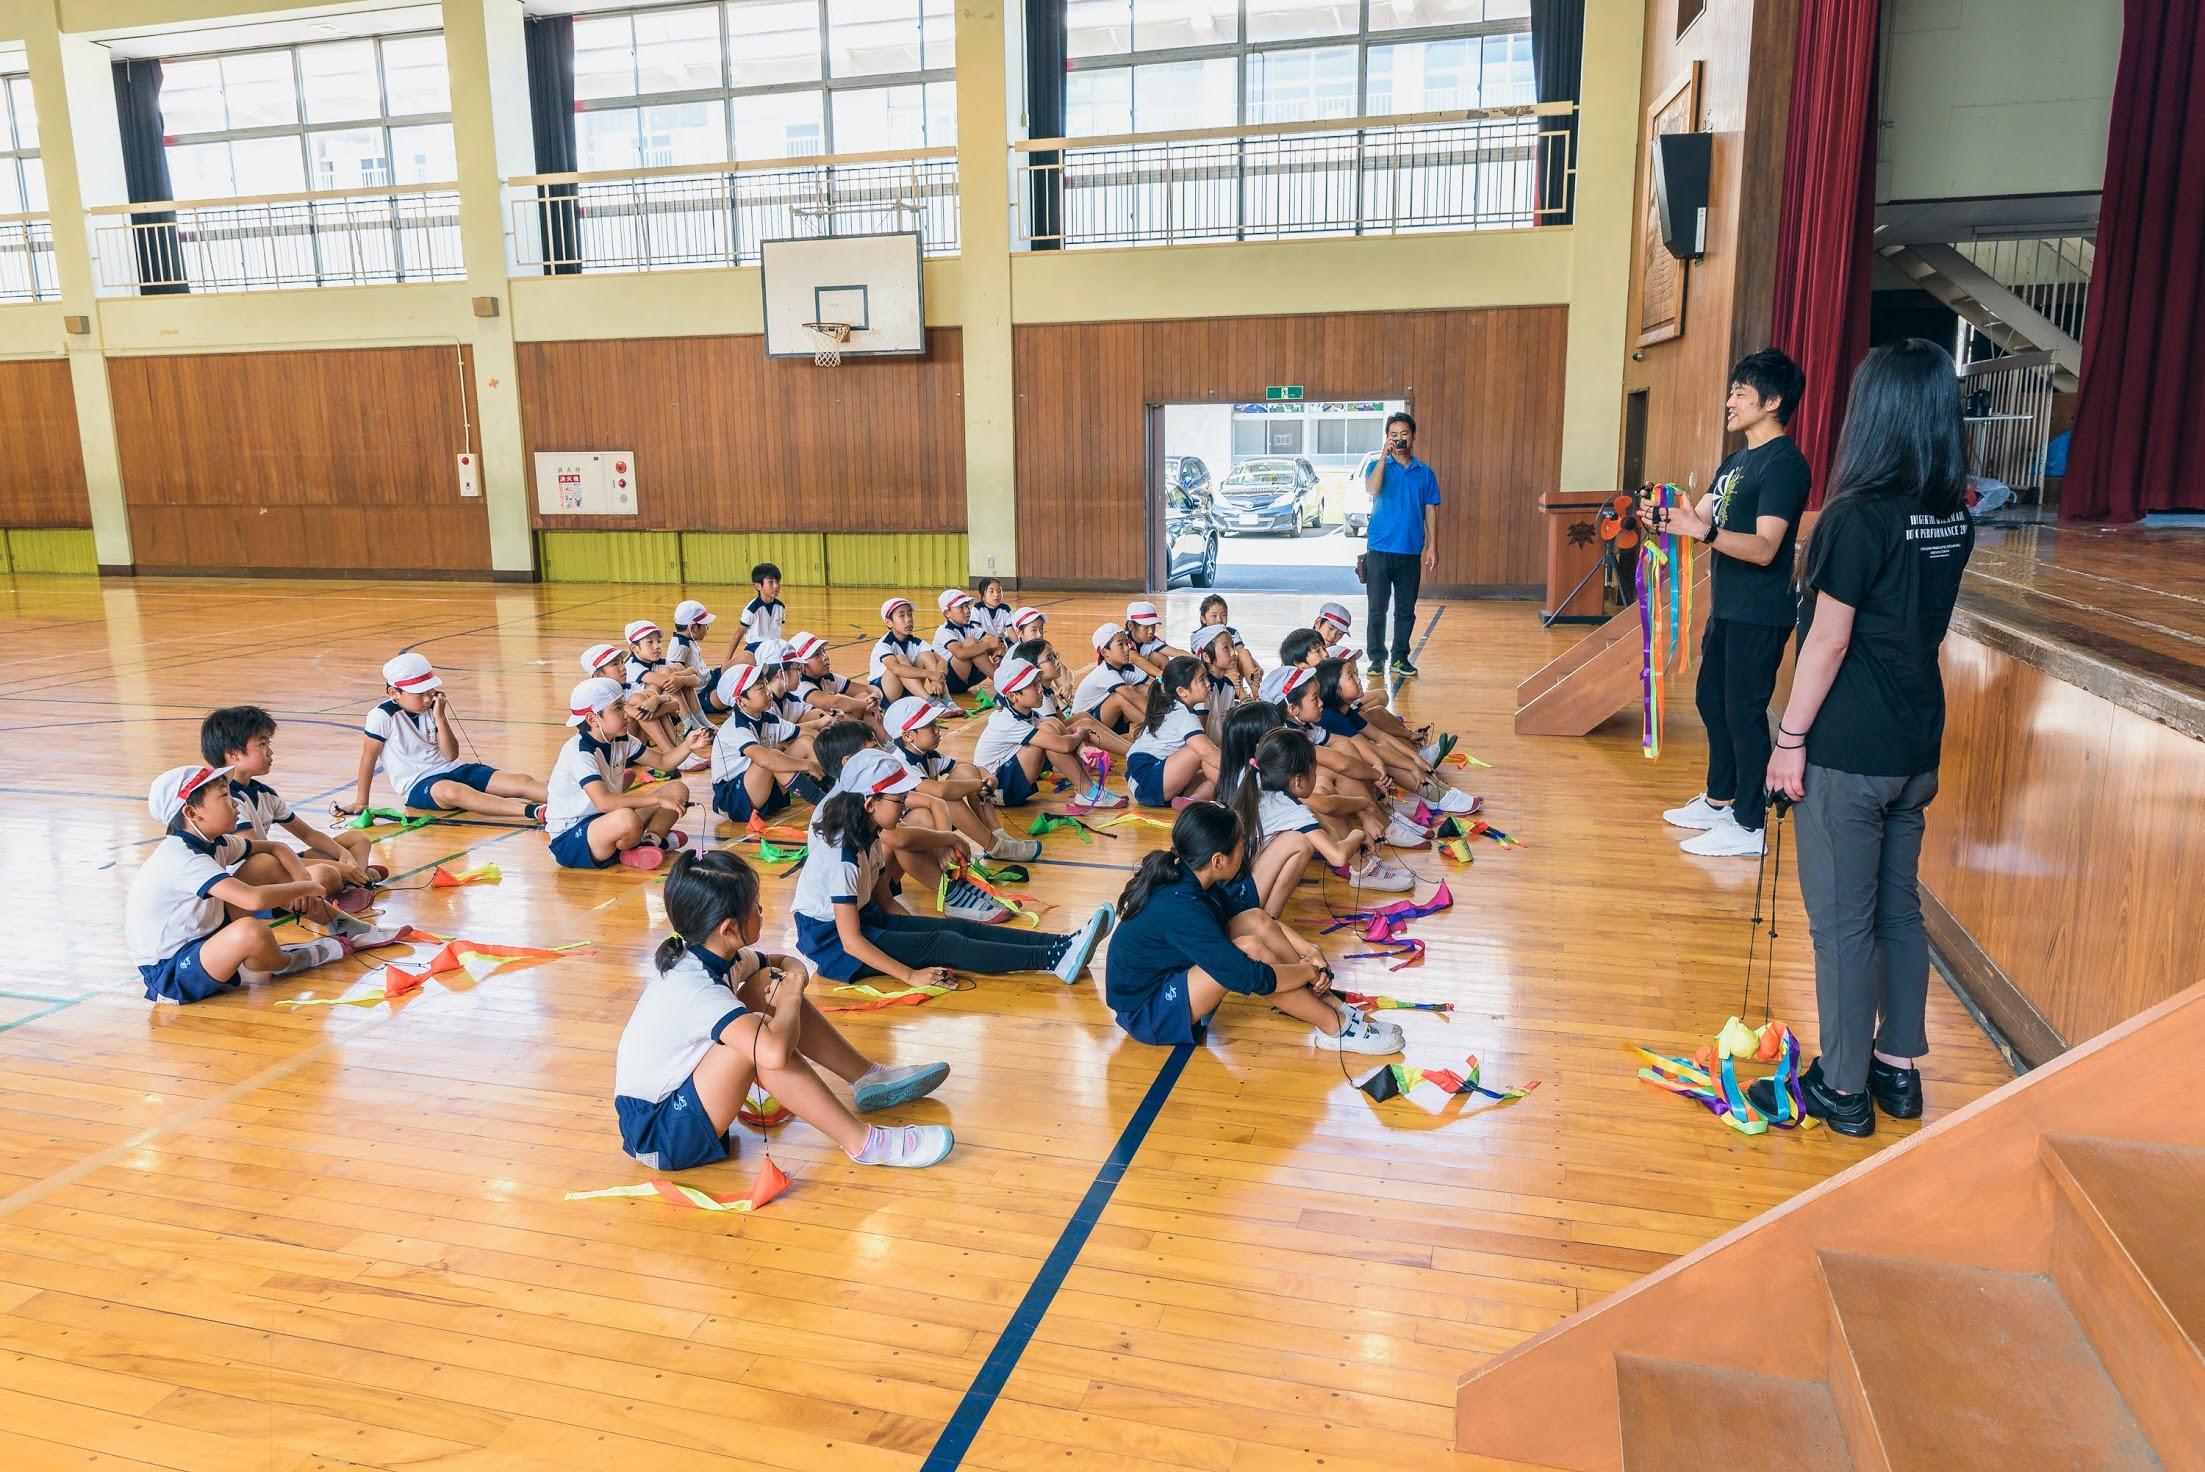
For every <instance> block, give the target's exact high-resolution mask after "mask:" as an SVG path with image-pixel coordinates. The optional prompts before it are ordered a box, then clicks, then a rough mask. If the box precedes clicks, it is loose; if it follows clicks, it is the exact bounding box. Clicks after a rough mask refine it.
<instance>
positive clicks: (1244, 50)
mask: <svg viewBox="0 0 2205 1472" xmlns="http://www.w3.org/2000/svg"><path fill="white" fill-rule="evenodd" d="M1237 5H1238V10H1237V14H1238V22H1237V28H1236V30H1235V36H1236V39H1235V40H1233V41H1231V42H1219V43H1216V44H1214V45H1208V46H1176V47H1165V48H1159V49H1155V50H1142V49H1140V47H1139V46H1138V44H1137V38H1136V36H1135V34H1134V29H1133V27H1134V26H1135V25H1137V22H1134V21H1131V20H1129V23H1128V30H1127V34H1126V39H1127V41H1128V42H1133V43H1135V44H1134V49H1132V50H1129V51H1116V52H1109V53H1105V54H1101V55H1095V56H1079V57H1072V58H1071V59H1069V60H1068V61H1067V62H1066V65H1065V72H1066V79H1067V81H1066V90H1067V92H1069V90H1070V78H1071V77H1072V76H1073V75H1076V74H1077V73H1080V72H1084V71H1108V70H1113V69H1120V68H1122V69H1124V70H1125V71H1126V74H1127V104H1126V113H1127V117H1128V119H1129V120H1130V122H1131V124H1132V126H1131V127H1130V128H1129V129H1128V130H1127V131H1128V132H1132V133H1143V132H1157V131H1170V130H1168V129H1167V130H1158V129H1155V128H1144V127H1143V126H1142V123H1141V118H1140V115H1139V113H1138V111H1137V110H1136V109H1137V107H1138V98H1139V95H1140V94H1139V88H1138V87H1135V86H1133V85H1132V83H1133V79H1134V78H1133V74H1134V72H1135V71H1137V70H1138V69H1139V68H1140V67H1143V66H1154V65H1156V64H1157V63H1159V62H1180V61H1215V60H1228V59H1229V60H1231V61H1232V62H1233V117H1234V119H1235V122H1234V123H1233V124H1232V125H1231V126H1233V127H1236V128H1254V127H1264V126H1267V125H1266V124H1264V123H1258V122H1252V121H1250V119H1249V115H1248V106H1249V87H1248V70H1249V58H1251V57H1254V56H1258V55H1261V54H1264V53H1268V52H1279V51H1307V50H1311V49H1314V48H1321V47H1341V46H1349V47H1353V48H1354V51H1355V109H1354V111H1353V112H1351V113H1350V114H1349V116H1350V117H1366V116H1368V115H1369V113H1370V53H1371V48H1372V47H1373V46H1413V45H1417V44H1419V43H1422V42H1427V41H1456V40H1472V41H1475V42H1477V43H1478V46H1477V54H1478V56H1479V67H1480V72H1479V84H1478V87H1479V95H1480V97H1481V99H1482V97H1483V95H1484V73H1483V67H1484V61H1483V55H1484V41H1485V39H1486V38H1487V37H1490V36H1506V35H1516V34H1522V35H1529V34H1530V32H1531V20H1530V17H1529V16H1521V17H1517V16H1510V17H1503V18H1501V19H1497V20H1496V19H1485V20H1477V21H1472V22H1470V23H1468V24H1465V25H1429V26H1404V27H1397V28H1390V29H1384V30H1373V29H1371V23H1370V20H1371V0H1357V5H1356V29H1354V30H1352V31H1340V32H1335V33H1334V34H1331V35H1323V36H1297V37H1295V38H1293V39H1291V40H1278V41H1250V40H1249V39H1248V0H1237ZM1066 50H1067V51H1069V50H1070V44H1069V37H1067V44H1066ZM1481 105H1484V106H1497V105H1500V104H1491V103H1482V104H1481ZM1067 136H1068V137H1069V136H1077V135H1072V134H1067ZM1090 136H1109V135H1107V134H1102V135H1090Z"/></svg>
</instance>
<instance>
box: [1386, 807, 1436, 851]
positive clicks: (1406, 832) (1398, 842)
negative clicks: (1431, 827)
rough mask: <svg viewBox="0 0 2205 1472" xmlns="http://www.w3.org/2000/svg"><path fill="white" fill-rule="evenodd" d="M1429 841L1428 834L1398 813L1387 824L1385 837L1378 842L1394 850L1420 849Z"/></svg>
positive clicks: (1430, 838)
mask: <svg viewBox="0 0 2205 1472" xmlns="http://www.w3.org/2000/svg"><path fill="white" fill-rule="evenodd" d="M1431 841H1432V837H1431V835H1430V834H1428V833H1426V832H1425V831H1424V830H1423V829H1421V828H1419V827H1417V826H1416V825H1415V824H1413V823H1411V822H1410V821H1409V820H1408V819H1406V818H1404V817H1402V816H1400V815H1399V814H1398V813H1397V814H1395V815H1394V817H1393V818H1392V819H1391V820H1389V821H1388V822H1387V824H1386V836H1385V837H1384V838H1382V839H1380V840H1379V842H1381V843H1385V844H1388V845H1391V846H1392V847H1394V848H1422V847H1424V846H1425V845H1426V844H1428V843H1430V842H1431Z"/></svg>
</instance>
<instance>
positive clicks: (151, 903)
mask: <svg viewBox="0 0 2205 1472" xmlns="http://www.w3.org/2000/svg"><path fill="white" fill-rule="evenodd" d="M247 846H248V844H247V840H246V838H245V836H244V835H243V834H241V833H225V834H223V835H222V836H221V838H219V839H217V840H216V841H215V842H213V843H207V842H205V841H204V840H202V839H198V838H194V837H191V836H189V835H186V834H181V833H171V834H170V835H168V837H166V838H164V839H162V840H161V841H160V842H159V843H157V844H155V845H154V846H153V852H152V853H150V854H148V855H146V861H145V863H144V864H143V865H141V866H140V867H139V869H138V872H137V873H136V874H135V875H134V876H132V878H131V881H130V899H129V901H128V903H127V904H126V905H125V906H124V909H123V943H124V945H125V946H126V947H127V948H128V949H129V951H130V960H131V963H132V964H133V965H137V966H158V965H160V964H161V963H162V962H163V961H166V960H167V959H168V958H169V957H171V956H173V955H175V954H176V953H177V952H178V951H180V950H182V949H183V948H184V947H185V946H188V945H190V944H191V943H192V942H193V941H195V940H204V939H206V938H207V937H208V936H210V935H212V934H214V933H215V932H216V931H217V930H220V929H221V928H222V927H223V926H224V925H226V924H228V923H229V912H228V911H227V910H225V909H224V908H223V906H222V901H220V900H218V899H216V898H214V896H213V895H212V894H211V893H210V891H211V890H212V889H213V888H214V887H215V886H216V885H217V884H220V883H221V882H222V881H223V880H225V879H227V878H229V877H230V870H231V869H232V868H233V867H235V866H236V865H238V864H240V863H243V862H244V860H245V855H246V850H247Z"/></svg>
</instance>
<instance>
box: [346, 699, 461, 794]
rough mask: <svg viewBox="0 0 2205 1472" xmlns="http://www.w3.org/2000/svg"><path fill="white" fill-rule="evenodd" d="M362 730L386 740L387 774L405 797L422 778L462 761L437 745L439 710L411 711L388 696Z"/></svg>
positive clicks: (373, 711)
mask: <svg viewBox="0 0 2205 1472" xmlns="http://www.w3.org/2000/svg"><path fill="white" fill-rule="evenodd" d="M360 730H361V732H362V733H363V734H364V735H366V736H368V737H370V738H371V739H373V740H376V741H380V742H382V743H383V775H384V776H386V777H388V778H389V779H390V785H391V790H392V791H393V792H396V793H397V794H398V796H399V799H400V800H401V801H403V800H404V798H405V796H406V794H407V793H409V792H411V791H413V789H414V787H415V786H416V785H417V784H419V782H420V781H421V779H422V778H424V777H433V776H435V775H436V774H437V773H439V772H449V771H451V770H452V769H453V768H454V767H457V766H459V765H461V763H460V762H459V761H458V760H457V759H456V758H453V757H448V756H446V755H445V754H444V748H442V747H441V746H439V745H437V729H436V712H435V711H430V710H424V711H419V712H414V711H408V710H406V709H404V708H403V707H401V706H400V705H399V704H398V702H397V701H395V700H386V701H384V702H383V703H382V704H381V705H378V706H377V707H375V709H373V710H371V711H369V712H368V714H367V721H366V722H365V724H363V725H362V726H361V727H360Z"/></svg>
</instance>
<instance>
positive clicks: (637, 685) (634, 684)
mask: <svg viewBox="0 0 2205 1472" xmlns="http://www.w3.org/2000/svg"><path fill="white" fill-rule="evenodd" d="M668 663H669V661H667V660H663V659H645V658H644V657H643V656H642V655H640V654H630V655H629V656H628V662H627V663H626V664H625V665H623V666H621V675H620V677H621V681H622V683H624V684H625V685H626V686H627V687H628V688H629V689H630V690H641V689H643V688H644V684H643V681H644V678H645V677H646V676H647V675H649V674H650V673H651V672H652V671H653V670H662V669H665V668H667V666H668Z"/></svg>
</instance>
